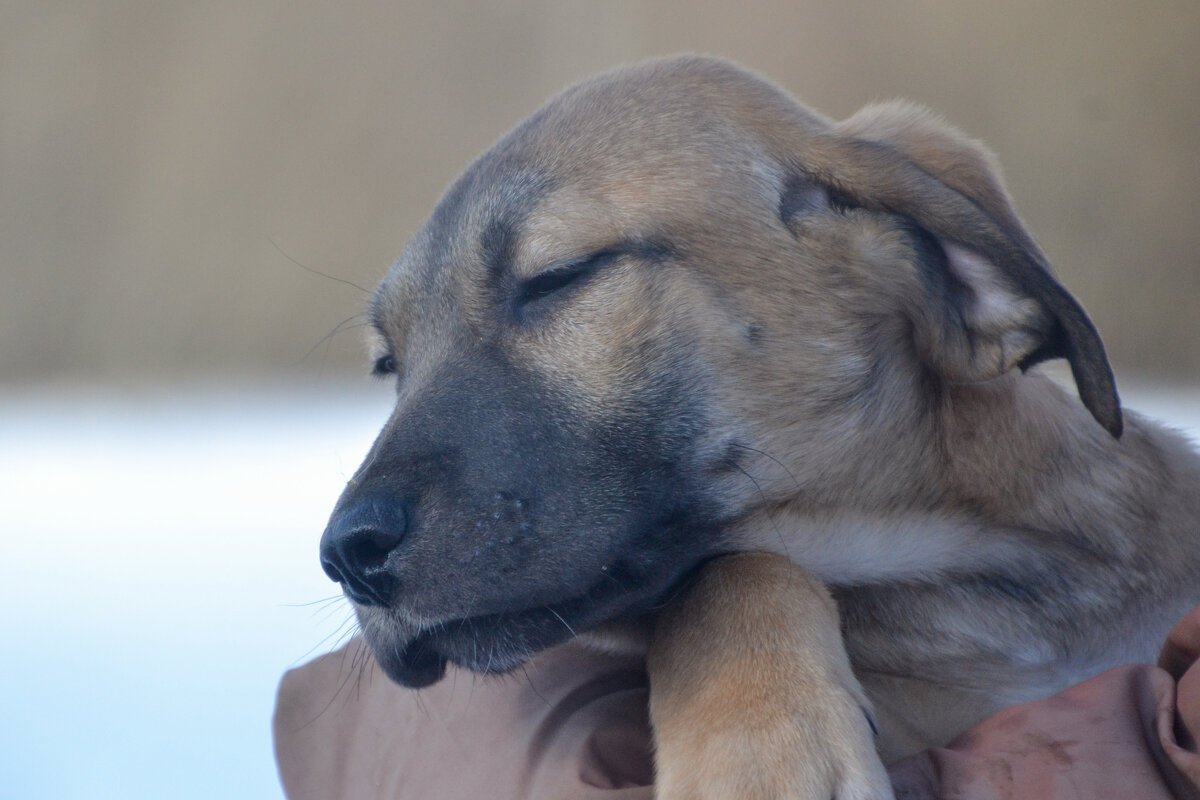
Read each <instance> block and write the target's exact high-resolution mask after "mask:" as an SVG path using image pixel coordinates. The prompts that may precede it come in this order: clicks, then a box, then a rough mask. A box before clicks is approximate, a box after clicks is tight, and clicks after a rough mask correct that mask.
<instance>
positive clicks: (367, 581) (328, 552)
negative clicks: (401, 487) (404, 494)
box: [321, 496, 407, 608]
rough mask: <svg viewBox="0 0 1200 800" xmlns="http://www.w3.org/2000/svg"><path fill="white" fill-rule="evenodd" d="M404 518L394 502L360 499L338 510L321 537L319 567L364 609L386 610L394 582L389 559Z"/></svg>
mask: <svg viewBox="0 0 1200 800" xmlns="http://www.w3.org/2000/svg"><path fill="white" fill-rule="evenodd" d="M406 524H407V518H406V516H405V513H404V509H403V508H402V507H401V506H400V505H399V504H398V503H396V502H395V501H390V502H389V501H385V500H384V499H382V498H378V497H371V496H367V497H363V498H359V499H358V500H357V501H355V502H354V503H352V504H350V505H349V506H347V507H345V508H342V509H339V510H338V511H337V512H336V513H335V514H334V515H333V517H332V518H331V519H330V520H329V525H328V526H326V528H325V533H324V534H322V536H321V568H322V569H324V570H325V574H326V575H328V576H329V577H330V578H331V579H332V580H334V581H337V582H338V583H340V584H341V585H342V589H343V590H344V591H345V593H346V595H347V596H348V597H349V598H350V599H351V600H353V601H354V602H355V603H357V604H359V605H363V606H381V607H385V608H386V607H388V606H390V605H391V604H392V599H393V598H394V597H395V594H396V589H397V581H396V578H395V576H393V575H392V574H391V573H390V572H389V571H388V566H387V565H388V559H389V557H390V556H391V554H392V553H393V552H394V551H395V550H396V548H398V547H399V546H400V543H401V542H402V541H404V532H405V527H406Z"/></svg>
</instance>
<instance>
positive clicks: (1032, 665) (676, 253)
mask: <svg viewBox="0 0 1200 800" xmlns="http://www.w3.org/2000/svg"><path fill="white" fill-rule="evenodd" d="M370 321H371V328H372V331H373V333H372V338H373V340H374V341H373V347H374V351H375V354H374V358H375V371H376V372H377V373H380V374H384V375H389V376H394V379H395V382H396V405H395V410H394V411H393V413H392V416H391V418H390V419H389V420H388V422H387V423H386V424H385V425H384V427H383V430H382V432H381V433H380V435H379V438H378V440H377V441H376V442H375V444H374V446H373V447H372V449H371V451H370V453H369V454H368V455H367V457H366V460H365V461H364V462H363V464H362V466H361V467H360V468H359V470H358V472H357V473H356V474H355V475H354V478H353V479H352V480H351V481H350V482H349V485H348V486H347V488H346V490H345V492H344V494H343V495H342V497H341V499H340V500H339V501H338V504H337V507H336V508H335V510H334V512H333V515H332V519H331V520H330V522H329V526H328V528H327V529H326V531H325V534H324V536H323V538H322V542H321V561H322V564H323V566H324V568H325V570H326V572H328V574H329V575H330V577H331V578H333V579H334V580H335V581H338V582H340V583H341V584H342V587H343V589H344V591H345V593H346V595H347V596H348V597H349V598H350V600H351V601H352V602H353V604H354V607H355V609H356V611H357V614H358V619H359V622H360V625H361V627H362V629H363V632H364V634H365V636H366V639H367V641H368V643H369V644H370V646H371V649H372V651H373V653H374V654H375V657H376V659H377V660H378V662H379V663H380V664H381V665H382V667H383V669H384V670H385V671H386V672H387V674H388V675H389V676H391V677H392V678H393V679H394V680H396V681H398V682H399V683H401V684H404V685H406V686H411V687H420V686H424V685H427V684H429V683H432V682H434V681H436V680H438V679H439V678H440V677H441V676H442V674H443V671H444V669H445V665H446V663H447V662H448V661H452V662H454V663H456V664H459V665H462V666H464V667H467V668H470V669H473V670H477V671H480V672H502V671H506V670H510V669H512V668H514V667H516V666H518V665H519V664H521V663H522V662H523V661H524V660H525V659H526V658H528V657H529V656H530V655H531V654H533V653H535V652H537V651H539V650H541V649H543V648H547V647H550V646H552V645H554V644H557V643H559V642H562V641H563V640H565V639H567V638H570V637H573V636H576V635H577V634H585V633H587V634H588V635H590V636H596V637H601V636H607V637H608V638H609V639H612V638H614V636H615V635H616V633H620V634H621V635H622V636H623V637H624V638H625V639H626V640H627V641H629V642H632V643H634V644H635V645H636V646H641V647H645V648H647V649H648V666H649V669H650V676H651V715H652V721H653V723H654V727H655V732H656V734H655V735H656V746H657V759H658V769H659V773H658V791H659V796H661V797H664V798H676V797H724V798H732V797H783V796H787V797H805V798H808V797H812V798H829V797H831V796H834V797H841V798H850V797H853V798H859V797H861V798H868V797H872V798H873V797H887V796H890V793H891V790H890V788H889V787H888V785H887V780H886V775H885V773H884V772H883V769H882V766H881V761H880V756H882V758H883V759H884V760H890V759H893V758H896V757H898V756H901V755H904V754H906V753H909V752H913V751H915V750H918V749H921V748H923V747H927V746H930V745H933V744H939V743H942V742H944V741H946V740H947V739H949V738H950V737H951V736H952V735H953V734H954V733H956V732H957V731H960V730H962V729H964V728H965V727H967V726H969V725H970V724H971V723H973V722H975V721H977V720H979V719H980V718H982V717H983V716H986V715H987V714H989V713H991V712H992V711H994V710H996V709H999V708H1001V707H1003V706H1006V705H1009V704H1012V703H1015V702H1018V701H1022V700H1026V699H1031V698H1035V697H1042V696H1045V695H1048V694H1050V693H1052V692H1054V691H1055V690H1057V689H1059V688H1061V687H1064V686H1066V685H1069V684H1071V683H1073V682H1075V681H1077V680H1078V679H1080V678H1082V677H1084V676H1087V675H1090V674H1093V673H1096V672H1098V671H1100V670H1102V669H1104V668H1106V667H1108V666H1110V665H1115V664H1119V663H1123V662H1126V661H1130V660H1137V659H1148V658H1151V657H1152V656H1153V653H1154V650H1155V648H1156V647H1157V644H1158V643H1159V642H1160V641H1161V640H1162V638H1163V636H1164V634H1165V632H1166V630H1167V628H1168V627H1169V625H1170V623H1171V622H1172V621H1174V620H1175V619H1176V618H1177V617H1179V616H1181V615H1182V614H1183V613H1184V612H1185V611H1186V610H1187V609H1189V608H1190V607H1192V606H1193V605H1195V604H1196V603H1197V602H1200V536H1198V535H1197V527H1198V526H1200V522H1198V520H1200V492H1197V491H1196V489H1197V486H1200V460H1198V459H1197V456H1196V455H1195V454H1194V453H1193V452H1192V451H1191V450H1190V449H1189V447H1188V446H1187V444H1186V443H1185V441H1184V440H1183V439H1182V438H1181V437H1179V436H1177V435H1175V434H1172V433H1170V432H1167V431H1165V430H1163V429H1161V428H1159V427H1157V426H1155V425H1153V424H1152V423H1149V422H1147V421H1145V420H1143V419H1142V418H1140V417H1137V416H1135V415H1133V414H1128V415H1125V416H1124V418H1123V415H1122V410H1121V407H1120V405H1119V402H1118V399H1117V394H1116V390H1115V386H1114V382H1113V377H1112V373H1111V370H1110V368H1109V366H1108V363H1107V361H1106V358H1105V355H1104V349H1103V346H1102V345H1101V342H1100V338H1099V336H1098V335H1097V333H1096V331H1095V329H1094V327H1093V326H1092V324H1091V322H1090V321H1089V320H1088V318H1087V316H1086V315H1085V314H1084V312H1083V310H1082V309H1081V308H1080V306H1079V304H1078V303H1077V302H1076V301H1075V299H1074V298H1072V296H1071V295H1070V294H1068V293H1067V292H1066V290H1065V289H1063V287H1062V286H1061V285H1060V284H1059V283H1058V282H1057V281H1056V280H1055V278H1054V276H1053V275H1052V273H1051V271H1050V268H1049V266H1048V264H1047V262H1046V259H1045V257H1044V256H1043V255H1042V253H1041V252H1040V250H1039V249H1038V247H1037V245H1036V244H1035V243H1034V242H1033V240H1032V239H1031V238H1030V236H1029V234H1028V233H1027V232H1026V230H1025V229H1024V227H1022V225H1021V223H1020V221H1019V220H1018V218H1017V216H1016V214H1015V212H1014V210H1013V207H1012V205H1011V203H1010V201H1009V199H1008V197H1007V195H1006V193H1005V190H1004V188H1003V186H1002V184H1001V181H1000V178H999V175H998V171H997V168H996V165H995V163H994V160H993V158H992V156H991V155H990V154H989V153H988V152H987V151H986V150H984V149H983V148H982V147H981V146H980V145H979V144H978V143H976V142H974V141H972V140H970V139H967V138H965V137H964V136H963V135H962V134H960V133H959V132H958V131H956V130H954V129H953V128H951V127H949V126H947V125H946V124H945V123H943V122H941V121H940V120H939V119H937V118H936V117H933V116H931V115H930V114H928V113H927V112H925V111H922V110H920V109H918V108H915V107H913V106H910V105H906V104H902V103H891V104H884V105H877V106H871V107H868V108H866V109H863V110H862V111H861V112H859V113H858V114H856V115H854V116H853V117H851V118H850V119H848V120H845V121H843V122H832V121H830V120H828V119H825V118H824V117H821V116H819V115H817V114H815V113H813V112H812V111H809V110H808V109H806V108H804V107H802V106H800V105H798V104H797V103H796V102H795V101H794V100H792V99H791V98H790V97H788V96H787V95H786V94H784V93H783V92H781V91H780V90H779V89H777V88H776V87H774V86H772V85H771V84H769V83H767V82H765V81H763V80H762V79H760V78H758V77H756V76H754V75H751V74H748V73H747V72H745V71H743V70H741V69H739V68H737V67H735V66H732V65H730V64H728V63H725V62H722V61H718V60H712V59H706V58H696V57H678V58H669V59H665V60H658V61H651V62H648V63H645V64H641V65H638V66H634V67H631V68H626V69H620V70H617V71H614V72H610V73H607V74H605V75H602V76H600V77H598V78H595V79H592V80H589V81H586V82H584V83H583V84H580V85H579V86H576V87H574V88H572V89H569V90H567V91H566V92H564V93H563V94H561V95H560V96H558V97H557V98H555V99H553V100H552V101H550V103H549V104H548V105H546V106H545V107H544V108H542V109H541V110H540V111H538V112H537V113H535V114H534V115H533V116H532V117H530V118H529V119H528V120H527V121H525V122H524V123H523V124H521V125H520V126H519V127H518V128H517V129H516V130H514V131H513V132H511V133H510V134H508V135H507V136H505V137H504V138H503V139H501V140H500V142H499V143H497V144H496V145H495V146H494V147H493V148H492V149H491V150H489V151H488V152H486V153H485V154H484V155H483V156H482V157H481V158H480V159H479V160H478V161H476V162H475V163H474V164H473V165H472V166H471V167H470V168H469V169H468V170H467V171H466V172H465V173H464V174H463V176H462V177H460V178H459V179H458V180H457V181H456V182H455V183H454V185H453V186H452V187H451V188H450V189H449V191H448V192H447V194H446V196H445V197H444V198H443V199H442V201H441V202H440V203H439V204H438V206H437V208H436V209H435V210H434V212H433V215H432V217H431V218H430V220H429V222H428V223H427V224H426V225H425V227H424V228H423V229H422V230H421V231H420V232H419V233H418V234H417V236H416V237H415V239H414V240H413V241H412V243H411V244H410V245H409V247H408V248H407V249H406V250H405V252H404V254H403V255H402V256H401V257H400V259H399V260H398V261H397V262H396V264H395V266H394V267H393V268H392V269H391V271H390V272H389V273H388V275H387V277H386V278H385V279H384V281H383V283H382V285H381V286H380V287H379V290H378V291H377V293H376V294H375V296H374V300H373V302H372V305H371V310H370ZM1056 358H1065V359H1066V360H1067V362H1068V363H1069V364H1070V367H1071V371H1072V374H1073V376H1074V380H1075V385H1076V387H1077V389H1078V397H1076V396H1075V395H1074V394H1072V393H1069V392H1067V391H1064V390H1063V389H1061V388H1060V387H1059V386H1058V385H1056V384H1055V383H1053V382H1051V381H1050V380H1049V379H1047V378H1046V377H1044V376H1042V375H1040V374H1039V373H1038V371H1037V370H1036V369H1032V368H1033V367H1034V365H1036V364H1038V363H1039V362H1042V361H1045V360H1048V359H1056ZM835 601H836V605H835ZM851 665H853V671H851ZM872 708H873V709H874V710H873V712H871V711H870V709H872ZM864 712H866V713H864ZM869 714H873V716H869ZM873 728H874V729H877V730H878V737H876V736H875V735H874V733H873ZM876 748H878V753H879V754H878V755H877V753H876Z"/></svg>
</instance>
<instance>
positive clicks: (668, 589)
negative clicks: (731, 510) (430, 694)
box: [363, 563, 697, 689]
mask: <svg viewBox="0 0 1200 800" xmlns="http://www.w3.org/2000/svg"><path fill="white" fill-rule="evenodd" d="M696 566H697V564H694V563H689V564H685V565H682V566H680V567H679V568H677V569H670V570H666V571H664V572H663V573H662V574H660V575H656V576H655V578H656V579H655V580H652V581H645V580H644V579H643V580H640V581H637V582H636V583H633V582H631V580H632V577H633V576H632V575H631V574H630V573H629V572H628V571H627V570H621V569H620V568H618V567H609V568H607V569H606V570H605V575H604V577H602V578H601V579H600V580H599V581H597V582H596V583H595V584H594V585H593V586H592V587H591V588H590V589H589V590H587V591H586V592H584V593H583V594H581V595H579V596H577V597H575V598H572V599H568V600H565V601H558V602H553V603H548V604H546V605H542V606H537V607H534V608H529V609H524V610H518V611H511V612H504V613H498V614H486V615H480V616H477V617H467V618H463V619H458V620H452V621H448V622H440V623H437V624H435V625H431V626H428V627H426V628H423V629H421V630H419V631H418V632H417V633H416V634H415V635H411V636H408V637H402V636H397V635H396V634H395V633H394V632H393V631H390V630H388V626H386V625H378V624H370V622H369V621H368V620H363V622H364V625H363V629H364V633H365V634H366V638H367V642H368V643H369V644H370V646H371V650H372V652H373V653H374V654H375V659H376V661H378V662H379V665H380V666H381V667H382V668H383V671H384V672H385V673H386V674H387V675H388V677H389V678H391V679H392V680H394V681H395V682H397V683H399V684H401V685H402V686H407V687H410V688H414V689H419V688H422V687H425V686H429V685H431V684H434V683H436V682H437V681H439V680H441V678H442V676H443V675H445V673H446V666H447V664H449V663H453V664H456V665H458V666H460V667H463V668H465V669H468V670H471V671H472V672H478V673H483V674H489V673H503V672H509V671H511V670H513V669H516V668H517V667H519V666H520V665H521V664H523V663H524V662H525V661H527V660H528V659H529V658H530V657H532V656H533V655H534V654H536V653H538V652H540V651H542V650H545V649H547V648H550V647H553V646H555V645H557V644H561V643H562V642H565V641H567V640H568V639H571V638H574V637H575V636H576V635H578V634H580V633H584V632H587V631H590V630H592V629H594V628H596V627H598V626H600V625H603V624H605V623H609V622H617V621H633V620H637V619H639V618H641V617H643V616H645V615H646V614H648V613H650V612H652V611H653V610H655V609H656V608H660V607H661V606H662V605H663V604H664V603H666V602H667V601H668V600H669V599H670V598H671V597H672V596H673V595H674V594H675V593H677V592H678V591H679V589H680V587H681V586H682V585H684V584H686V582H687V581H688V579H689V578H690V576H691V575H692V574H693V573H694V571H695V568H696Z"/></svg>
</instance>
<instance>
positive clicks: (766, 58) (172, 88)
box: [0, 0, 1200, 385]
mask: <svg viewBox="0 0 1200 800" xmlns="http://www.w3.org/2000/svg"><path fill="white" fill-rule="evenodd" d="M1198 31H1200V3H1196V2H1195V0H1180V1H1179V2H1156V1H1155V0H1150V2H1144V3H1137V4H1133V3H1117V2H1111V3H1110V2H1086V3H1072V4H1057V3H1045V2H1042V1H1041V0H1038V1H1037V2H1034V1H1033V0H1014V1H1012V2H1006V3H973V2H967V3H963V2H957V0H924V1H923V2H905V3H888V4H884V3H877V2H870V1H868V0H820V1H817V0H814V1H812V2H804V0H790V1H788V2H782V1H775V0H762V1H761V2H739V3H730V2H716V0H711V1H708V0H704V1H700V2H697V0H686V1H684V0H657V1H655V0H646V2H632V1H631V0H625V1H624V2H622V1H621V0H611V1H608V2H587V1H581V0H576V1H575V2H565V1H564V2H551V1H550V0H520V1H518V0H511V1H509V2H478V3H465V2H443V3H433V2H428V3H418V2H412V1H411V0H409V1H407V2H374V3H370V2H368V3H354V2H347V3H333V2H318V1H317V0H293V1H292V2H249V3H247V2H243V0H238V1H237V2H233V1H232V0H213V1H212V2H204V3H185V2H149V0H143V1H141V2H136V1H135V2H118V1H117V0H102V1H101V2H92V3H70V2H67V3H62V2H36V3H35V2H32V1H31V0H27V1H26V2H11V0H0V385H4V384H9V385H11V384H13V383H15V382H24V381H29V380H43V379H48V378H53V377H79V378H86V379H93V380H95V379H99V380H106V379H111V380H120V381H125V380H129V379H132V378H146V377H150V378H153V377H173V376H179V375H181V374H193V373H202V374H209V375H212V374H217V375H245V374H250V373H268V374H275V373H286V372H289V371H297V370H300V371H304V370H316V369H323V370H327V371H330V370H333V371H340V370H343V369H347V370H348V369H359V368H361V367H362V366H363V357H362V356H361V355H360V346H359V337H358V336H357V335H356V333H355V332H354V331H353V330H350V331H348V332H345V333H343V334H338V335H336V336H334V337H332V338H331V339H329V340H328V341H326V342H324V343H322V344H320V345H319V346H317V347H316V349H315V351H313V352H312V353H311V354H309V355H307V356H306V354H307V353H308V351H309V350H310V348H312V347H313V346H314V345H318V343H319V342H321V340H322V337H323V336H325V335H326V334H327V333H329V332H330V331H331V330H332V329H333V328H334V327H335V326H336V325H337V324H338V323H339V322H341V321H342V320H344V319H346V318H348V317H351V316H352V315H353V314H355V313H356V312H357V311H359V310H360V309H361V308H362V302H363V298H362V295H361V293H360V292H359V291H358V290H356V289H353V288H350V287H348V286H346V285H344V284H341V283H337V282H334V281H331V280H327V279H325V278H321V277H318V276H316V275H313V274H311V273H309V272H307V271H305V270H304V269H302V268H300V267H299V266H297V265H295V264H293V263H292V261H291V260H290V259H294V260H295V261H297V262H299V263H300V264H303V265H304V266H306V267H309V268H311V269H315V270H320V271H322V272H326V273H329V274H331V275H334V276H337V277H339V278H342V279H345V280H347V281H351V282H354V283H358V284H360V285H362V286H365V287H369V286H370V285H371V284H373V282H374V281H375V280H376V279H377V278H378V277H379V276H380V275H382V273H383V271H384V270H385V269H386V267H387V265H388V263H389V261H390V260H391V259H392V258H393V257H394V256H395V255H396V254H398V253H399V251H400V250H401V249H402V248H403V246H404V244H405V242H406V240H407V238H408V237H409V236H410V235H411V234H412V233H413V231H414V230H415V229H416V228H417V227H418V226H419V225H420V223H421V220H422V219H423V217H424V215H425V214H427V213H428V211H429V209H430V208H431V207H432V205H433V204H434V203H435V202H436V200H437V198H438V196H439V194H440V192H441V191H442V189H443V188H444V187H445V186H446V185H447V184H448V182H449V181H450V180H451V179H452V178H453V177H454V176H455V175H456V174H457V172H458V171H459V170H461V169H462V168H463V167H464V166H465V165H466V163H467V162H468V161H469V160H470V159H471V158H472V157H474V156H475V155H476V154H477V153H478V152H479V151H481V150H482V149H484V148H485V147H486V146H487V145H488V144H489V143H490V142H491V141H493V140H494V139H495V138H496V137H497V136H499V135H500V134H501V133H503V132H504V131H505V130H506V129H507V128H508V127H510V126H511V125H513V124H514V123H516V122H517V121H519V120H520V119H521V118H522V117H524V116H525V115H526V114H527V113H528V112H530V111H531V110H532V109H533V108H535V107H536V106H537V105H538V104H540V103H541V102H542V101H543V100H544V99H545V98H546V97H547V96H548V95H550V94H552V93H553V92H555V91H556V90H558V89H559V88H561V87H562V86H563V85H565V84H567V83H569V82H571V81H574V80H577V79H579V78H581V77H583V76H586V75H588V74H589V73H592V72H595V71H598V70H601V69H603V68H605V67H608V66H611V65H613V64H616V63H620V62H625V61H630V60H633V59H637V58H641V57H643V56H646V55H652V54H661V53H669V52H674V51H680V50H692V51H701V52H710V53H717V54H722V55H725V56H729V57H732V58H734V59H737V60H740V61H742V62H743V63H745V64H747V65H749V66H751V67H753V68H755V69H757V70H759V71H762V72H764V73H766V74H768V75H769V76H771V77H772V78H774V79H775V80H776V81H778V82H780V83H781V84H783V85H784V86H786V87H787V88H788V89H790V90H791V91H793V92H795V93H796V94H797V95H798V96H799V97H800V98H801V99H803V100H804V101H805V102H807V103H809V104H810V105H813V106H815V107H816V108H818V109H820V110H822V111H824V112H826V113H828V114H831V115H834V116H844V115H847V114H849V113H851V112H852V111H853V110H854V109H855V108H857V107H858V106H859V105H861V104H863V103H865V102H868V101H870V100H873V99H882V98H888V97H893V96H907V97H910V98H913V99H916V100H919V101H923V102H925V103H927V104H929V105H932V106H934V107H936V108H937V109H939V110H941V111H943V112H944V113H945V114H946V115H947V116H948V117H949V118H950V119H951V120H953V121H954V122H956V123H958V124H959V125H960V126H962V127H964V128H965V129H966V130H967V131H969V132H970V133H972V134H974V135H976V136H978V137H980V138H983V139H984V140H986V141H987V142H989V143H990V144H991V145H992V147H993V148H995V149H996V150H997V151H998V153H999V155H1000V157H1001V161H1002V163H1004V164H1005V166H1006V169H1007V177H1008V181H1009V185H1010V188H1011V189H1012V191H1013V193H1014V195H1015V196H1016V198H1017V201H1018V205H1019V208H1020V210H1021V212H1022V214H1023V216H1024V217H1025V219H1026V221H1027V222H1028V223H1029V225H1030V227H1031V228H1032V230H1033V231H1034V234H1035V235H1036V236H1037V237H1038V238H1039V240H1040V241H1041V243H1042V244H1043V246H1044V248H1045V249H1046V250H1047V252H1048V254H1049V255H1050V257H1051V259H1052V260H1053V261H1054V262H1055V264H1056V265H1057V269H1058V270H1059V273H1060V275H1061V276H1062V278H1063V280H1064V281H1065V282H1066V283H1067V284H1068V286H1070V287H1071V288H1072V289H1074V290H1075V291H1076V293H1077V294H1078V296H1079V297H1080V298H1081V300H1082V301H1083V303H1084V305H1085V306H1086V307H1087V308H1088V309H1089V311H1090V312H1091V314H1092V315H1093V317H1094V318H1095V320H1096V322H1097V324H1098V325H1099V327H1100V329H1101V331H1102V332H1103V333H1104V335H1105V338H1106V340H1107V342H1108V344H1109V348H1110V350H1111V353H1112V355H1113V357H1114V360H1115V361H1116V363H1117V365H1118V369H1120V370H1122V371H1124V372H1125V373H1126V374H1129V372H1130V371H1133V372H1134V373H1141V374H1142V375H1145V376H1151V377H1154V376H1157V377H1182V378H1189V379H1196V378H1200V321H1198V320H1197V318H1196V317H1197V315H1196V305H1197V300H1200V269H1197V266H1198V264H1197V261H1198V260H1200V219H1198V212H1197V209H1198V208H1200V155H1198V145H1200V91H1197V87H1198V86H1200V46H1198V45H1197V43H1196V33H1197V32H1198ZM285 254H286V255H285ZM348 327H352V326H348Z"/></svg>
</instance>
